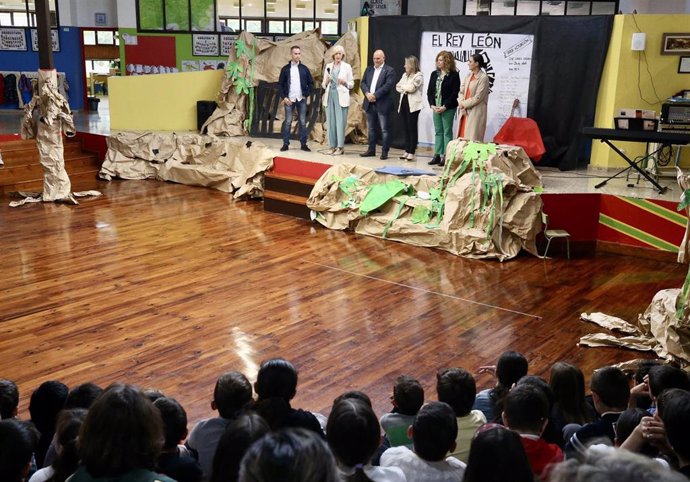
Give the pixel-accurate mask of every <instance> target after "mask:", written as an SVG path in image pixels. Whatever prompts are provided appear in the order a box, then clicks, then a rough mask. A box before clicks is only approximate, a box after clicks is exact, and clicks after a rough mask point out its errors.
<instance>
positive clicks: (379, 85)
mask: <svg viewBox="0 0 690 482" xmlns="http://www.w3.org/2000/svg"><path fill="white" fill-rule="evenodd" d="M372 59H373V61H374V65H370V66H369V67H367V69H366V70H365V71H364V75H363V76H362V81H361V82H360V84H359V85H360V88H361V89H362V93H363V94H364V104H363V106H362V107H363V108H364V111H365V112H366V113H367V125H368V126H369V134H368V135H369V148H368V149H367V151H366V152H365V153H363V154H360V156H362V157H374V156H375V155H376V143H377V141H378V132H379V131H380V132H381V137H382V142H383V146H382V147H381V159H388V149H389V148H390V132H389V128H390V115H391V112H393V109H394V107H395V106H394V102H393V92H395V83H396V80H395V70H394V69H393V67H391V66H389V65H386V63H385V62H386V54H384V53H383V50H377V51H375V52H374V55H373V57H372Z"/></svg>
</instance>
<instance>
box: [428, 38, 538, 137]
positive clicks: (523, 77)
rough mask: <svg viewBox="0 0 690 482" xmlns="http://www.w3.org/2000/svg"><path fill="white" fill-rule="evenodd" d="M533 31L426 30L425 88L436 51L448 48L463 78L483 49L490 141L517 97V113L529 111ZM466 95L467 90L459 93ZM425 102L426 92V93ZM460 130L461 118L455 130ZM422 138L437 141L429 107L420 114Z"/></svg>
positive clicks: (434, 65) (508, 115)
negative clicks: (473, 31)
mask: <svg viewBox="0 0 690 482" xmlns="http://www.w3.org/2000/svg"><path fill="white" fill-rule="evenodd" d="M533 46H534V36H533V35H522V34H497V33H462V32H424V33H423V34H422V45H421V48H420V52H421V54H420V59H419V60H420V68H421V69H422V72H423V73H424V79H425V80H424V81H425V83H426V84H425V85H424V89H425V90H424V92H425V93H426V89H427V86H428V82H429V79H430V78H431V73H432V72H433V71H434V70H435V69H436V55H438V53H439V52H441V51H442V50H447V51H449V52H451V53H452V54H453V57H455V64H456V67H457V69H458V72H459V74H460V80H461V81H462V79H463V78H465V76H467V75H468V74H469V69H468V67H467V61H468V60H469V58H470V56H471V55H472V54H475V53H481V54H482V55H483V56H484V59H485V60H486V63H487V67H486V73H487V75H488V76H489V82H490V85H491V93H490V94H489V106H488V116H487V125H486V136H485V138H484V140H485V141H487V142H490V141H491V140H492V139H493V138H494V135H496V133H497V132H498V131H499V129H500V128H501V126H502V125H503V124H504V123H505V121H506V119H508V117H510V111H511V108H512V106H513V101H514V100H515V99H519V100H520V106H521V109H522V111H521V112H517V113H516V115H517V116H518V117H525V116H526V115H527V112H526V109H527V100H528V92H529V76H530V69H531V68H532V47H533ZM460 95H461V96H463V97H464V92H461V93H460ZM424 101H425V102H424V103H425V105H426V104H427V102H426V95H424ZM457 131H458V119H457V118H456V120H455V125H454V126H453V132H454V133H457ZM419 142H420V143H423V144H431V145H433V143H434V123H433V119H432V116H431V110H430V109H429V108H425V109H422V112H421V113H420V115H419Z"/></svg>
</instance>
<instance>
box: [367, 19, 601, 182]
mask: <svg viewBox="0 0 690 482" xmlns="http://www.w3.org/2000/svg"><path fill="white" fill-rule="evenodd" d="M612 28H613V16H611V15H596V16H585V17H579V16H572V17H568V16H558V17H556V16H554V17H550V16H536V17H499V16H496V17H494V16H457V17H440V16H430V17H410V16H400V17H394V16H383V17H372V18H370V19H369V57H370V58H371V55H372V54H373V52H374V50H376V49H382V50H383V51H384V52H385V53H386V63H387V64H388V65H390V66H391V67H393V68H394V69H395V70H396V72H397V74H398V77H400V76H402V73H403V71H404V70H403V64H404V61H405V57H406V56H408V55H416V56H417V57H419V55H420V44H421V39H422V33H423V32H469V33H475V32H476V33H505V34H510V33H514V34H526V35H530V34H531V35H534V50H533V53H532V69H531V73H530V85H529V105H528V106H527V116H528V117H531V118H532V119H534V120H535V121H536V122H537V124H538V125H539V129H540V130H541V135H542V138H543V139H544V145H545V146H546V151H547V152H546V154H545V155H544V157H543V158H542V160H541V161H540V165H542V166H544V165H545V166H557V167H558V168H560V169H562V170H568V169H575V168H577V167H580V166H585V165H587V163H588V162H589V151H590V145H591V141H590V140H588V139H586V138H583V137H582V136H581V135H580V132H581V131H582V128H583V127H586V126H592V125H594V112H595V108H596V100H597V94H598V91H599V82H600V80H601V73H602V71H603V69H604V61H605V59H606V52H607V50H608V45H609V40H610V37H611V30H612ZM369 63H371V61H369ZM424 88H425V89H426V86H425V87H424ZM392 129H393V145H394V146H396V147H402V146H403V134H402V125H400V120H399V118H398V116H393V126H392Z"/></svg>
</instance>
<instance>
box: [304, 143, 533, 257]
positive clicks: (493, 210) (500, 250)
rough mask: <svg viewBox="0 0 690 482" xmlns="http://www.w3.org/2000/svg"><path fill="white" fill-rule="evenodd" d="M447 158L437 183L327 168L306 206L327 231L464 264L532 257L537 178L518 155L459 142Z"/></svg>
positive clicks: (350, 167)
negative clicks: (429, 251) (421, 249)
mask: <svg viewBox="0 0 690 482" xmlns="http://www.w3.org/2000/svg"><path fill="white" fill-rule="evenodd" d="M447 152H448V153H449V154H448V159H447V163H446V168H445V170H444V172H443V175H442V176H440V177H433V176H409V177H406V178H404V179H403V180H401V179H400V178H398V177H397V176H392V175H387V174H378V173H376V172H375V171H373V170H371V169H368V168H364V167H361V166H353V165H346V164H344V165H338V166H332V167H331V168H330V169H328V170H327V171H326V172H325V173H324V174H323V175H322V176H321V178H320V179H319V180H318V181H317V183H316V185H315V186H314V188H313V190H312V192H311V195H310V197H309V199H308V200H307V206H308V207H309V208H310V209H312V210H313V211H314V215H313V216H314V219H315V220H316V221H317V222H319V223H320V224H323V225H324V226H326V227H328V228H331V229H352V230H354V231H355V232H357V233H360V234H367V235H370V236H377V237H381V238H385V239H391V240H394V241H400V242H404V243H407V244H413V245H416V246H426V247H435V248H439V249H443V250H445V251H449V252H451V253H453V254H456V255H459V256H464V257H469V258H495V259H499V260H501V261H504V260H507V259H511V258H513V257H515V256H517V254H518V253H519V252H520V251H521V250H522V249H524V250H526V251H528V252H530V253H532V254H534V255H535V256H538V252H537V248H536V236H537V233H538V232H539V231H540V230H541V227H542V224H541V216H540V212H541V207H542V201H541V198H540V196H539V194H538V193H537V192H535V188H540V187H541V176H540V174H539V172H538V171H536V169H534V166H533V165H532V163H531V161H530V160H529V158H528V157H527V156H526V154H525V153H524V151H523V150H522V149H521V148H519V147H512V146H496V145H494V144H481V143H474V142H468V141H466V140H460V139H458V140H455V141H452V142H451V143H450V144H449V145H448V150H447ZM372 193H373V194H372Z"/></svg>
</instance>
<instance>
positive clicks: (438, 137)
mask: <svg viewBox="0 0 690 482" xmlns="http://www.w3.org/2000/svg"><path fill="white" fill-rule="evenodd" d="M459 92H460V76H459V75H458V71H457V69H456V68H455V59H454V58H453V55H452V54H451V53H450V52H448V51H447V50H442V51H441V52H439V53H438V55H436V70H435V71H434V72H432V74H431V79H430V80H429V87H428V88H427V90H426V96H427V99H428V100H429V106H430V107H431V110H432V111H433V119H434V158H433V159H432V160H431V161H429V164H430V165H434V164H437V165H439V166H443V165H444V164H445V156H446V146H448V143H449V142H450V141H451V140H452V139H453V120H454V119H455V113H456V111H457V108H458V93H459Z"/></svg>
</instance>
